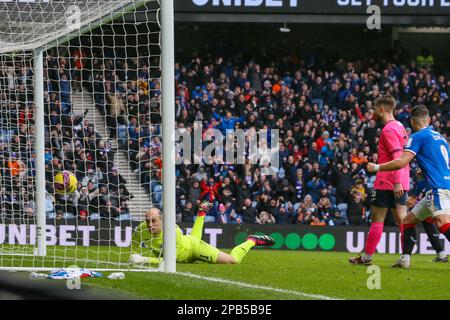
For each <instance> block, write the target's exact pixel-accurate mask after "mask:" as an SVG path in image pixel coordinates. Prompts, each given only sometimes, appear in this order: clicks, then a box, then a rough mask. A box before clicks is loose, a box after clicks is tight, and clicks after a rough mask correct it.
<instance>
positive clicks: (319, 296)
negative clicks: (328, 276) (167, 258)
mask: <svg viewBox="0 0 450 320" xmlns="http://www.w3.org/2000/svg"><path fill="white" fill-rule="evenodd" d="M176 274H179V275H182V276H186V277H191V278H196V279H201V280H205V281H211V282H218V283H224V284H229V285H233V286H239V287H242V288H249V289H259V290H266V291H272V292H279V293H286V294H292V295H297V296H302V297H306V298H313V299H319V300H341V299H338V298H333V297H328V296H324V295H320V294H309V293H304V292H301V291H294V290H287V289H280V288H274V287H267V286H260V285H255V284H250V283H245V282H238V281H232V280H226V279H220V278H212V277H204V276H200V275H197V274H193V273H189V272H177V273H176Z"/></svg>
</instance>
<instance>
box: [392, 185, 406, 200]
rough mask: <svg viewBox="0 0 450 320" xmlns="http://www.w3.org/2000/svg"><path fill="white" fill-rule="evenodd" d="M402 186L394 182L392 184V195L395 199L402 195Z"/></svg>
mask: <svg viewBox="0 0 450 320" xmlns="http://www.w3.org/2000/svg"><path fill="white" fill-rule="evenodd" d="M403 194H404V192H403V187H402V185H401V184H400V183H396V184H395V185H394V195H395V198H396V199H400V198H401V197H403Z"/></svg>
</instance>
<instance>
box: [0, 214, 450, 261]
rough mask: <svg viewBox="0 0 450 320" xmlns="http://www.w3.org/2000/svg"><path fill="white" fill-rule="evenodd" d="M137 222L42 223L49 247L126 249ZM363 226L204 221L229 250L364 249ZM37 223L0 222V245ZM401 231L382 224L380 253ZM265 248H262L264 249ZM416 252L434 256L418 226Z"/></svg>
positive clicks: (27, 240)
mask: <svg viewBox="0 0 450 320" xmlns="http://www.w3.org/2000/svg"><path fill="white" fill-rule="evenodd" d="M137 225H138V223H137V222H134V221H133V222H131V221H122V222H116V221H114V222H113V221H106V220H102V221H91V222H86V221H85V222H77V221H75V220H73V221H71V220H67V222H65V221H58V222H57V224H56V225H55V223H54V221H51V220H49V221H48V224H47V227H46V237H47V245H59V246H68V247H73V246H83V247H89V246H113V247H120V248H127V247H129V246H130V245H131V237H132V233H133V230H134V228H135V227H136V226H137ZM180 227H181V229H182V231H183V232H184V233H187V234H189V233H190V232H191V230H192V224H181V225H180ZM368 229H369V228H367V227H310V226H300V225H228V224H227V225H219V224H205V226H204V230H203V240H204V241H206V242H208V243H210V244H211V245H213V246H215V247H218V248H223V249H231V248H233V247H235V246H236V245H239V244H241V243H242V242H244V241H245V240H246V238H247V236H248V235H251V234H267V235H270V236H271V237H273V238H274V239H275V245H274V246H273V247H272V248H271V249H272V250H292V251H296V250H306V251H339V252H349V253H359V252H362V251H363V250H364V244H365V239H366V237H367V232H368ZM441 241H442V243H443V245H444V249H445V251H446V253H447V254H450V243H449V242H448V241H446V240H445V238H444V236H443V235H441ZM35 243H36V226H35V225H34V224H31V225H29V224H25V223H23V221H9V222H8V223H6V224H0V246H1V245H2V244H9V245H18V244H19V245H28V244H31V245H34V244H35ZM400 244H401V241H400V234H399V232H398V228H393V227H386V228H385V229H384V232H383V235H382V238H381V241H380V244H379V246H378V247H377V250H378V252H380V253H391V254H396V253H400V247H401V246H400ZM258 250H261V249H258ZM262 250H265V249H262ZM414 253H419V254H435V252H434V251H433V249H432V247H431V244H430V242H429V241H428V238H427V235H426V233H424V232H423V230H420V229H419V232H418V242H417V246H416V247H415V249H414Z"/></svg>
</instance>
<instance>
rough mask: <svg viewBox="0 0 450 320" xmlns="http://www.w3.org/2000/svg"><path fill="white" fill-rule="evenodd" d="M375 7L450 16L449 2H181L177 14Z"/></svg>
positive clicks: (340, 11) (354, 11) (341, 11)
mask: <svg viewBox="0 0 450 320" xmlns="http://www.w3.org/2000/svg"><path fill="white" fill-rule="evenodd" d="M371 5H377V6H379V7H380V9H381V13H382V14H385V15H399V16H401V15H439V16H443V15H450V0H182V1H175V11H176V12H177V13H178V12H179V13H234V14H239V13H247V14H248V13H264V14H277V13H279V14H327V15H366V14H367V12H366V11H367V8H368V7H369V6H371Z"/></svg>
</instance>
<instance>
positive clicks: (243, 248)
mask: <svg viewBox="0 0 450 320" xmlns="http://www.w3.org/2000/svg"><path fill="white" fill-rule="evenodd" d="M255 245H256V243H255V241H252V240H247V241H245V242H244V243H242V244H240V245H238V246H237V247H234V249H233V250H231V256H232V257H233V258H234V260H236V262H237V263H241V262H242V259H244V257H245V256H246V255H247V253H248V252H249V251H250V249H251V248H253V247H254V246H255Z"/></svg>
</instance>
